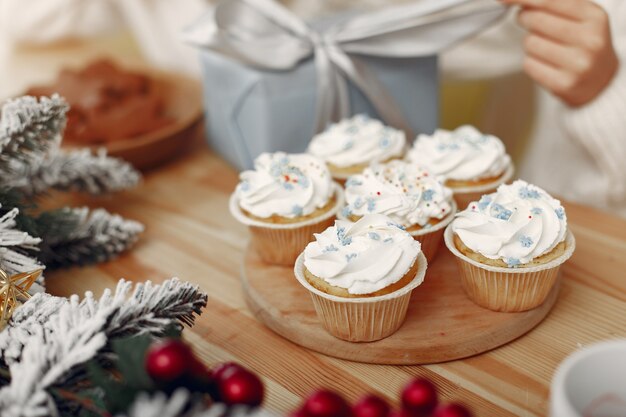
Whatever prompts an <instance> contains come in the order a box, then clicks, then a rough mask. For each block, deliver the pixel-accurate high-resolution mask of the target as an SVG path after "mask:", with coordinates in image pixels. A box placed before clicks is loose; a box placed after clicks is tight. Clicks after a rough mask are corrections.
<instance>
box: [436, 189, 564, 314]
mask: <svg viewBox="0 0 626 417" xmlns="http://www.w3.org/2000/svg"><path fill="white" fill-rule="evenodd" d="M445 240H446V245H447V246H448V248H449V249H450V250H451V251H452V253H453V254H455V255H456V257H457V261H458V264H459V266H460V268H461V278H462V280H463V286H464V287H465V290H466V291H467V293H468V295H469V297H470V298H471V299H472V300H474V302H476V303H477V304H479V305H481V306H484V307H487V308H489V309H491V310H496V311H523V310H529V309H531V308H535V307H537V306H539V305H541V304H542V303H543V301H544V300H545V299H546V297H547V296H548V294H549V293H550V291H551V290H552V287H553V286H554V284H555V283H556V280H557V275H558V270H559V267H560V265H561V264H562V263H563V262H565V261H566V260H567V259H569V257H570V256H571V255H572V253H573V252H574V248H575V240H574V236H573V235H572V233H571V232H570V231H569V230H568V228H567V217H566V215H565V210H564V209H563V206H561V203H560V202H559V201H558V200H556V199H554V198H552V197H551V196H550V195H549V194H548V193H546V192H545V191H544V190H542V189H541V188H539V187H537V186H534V185H531V184H528V183H526V182H525V181H522V180H517V181H515V182H514V183H513V184H510V185H501V186H500V187H498V191H497V192H496V193H493V194H489V195H484V196H483V197H482V198H481V199H480V200H479V201H475V202H472V203H470V204H469V207H468V208H467V209H466V210H464V211H462V212H460V213H458V214H457V216H456V218H455V219H454V220H453V222H452V223H451V224H450V226H448V228H447V229H446V234H445Z"/></svg>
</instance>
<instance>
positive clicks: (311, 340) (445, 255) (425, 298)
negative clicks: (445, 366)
mask: <svg viewBox="0 0 626 417" xmlns="http://www.w3.org/2000/svg"><path fill="white" fill-rule="evenodd" d="M453 258H454V255H452V254H451V253H450V252H449V251H448V250H447V249H446V248H445V247H441V248H440V250H439V253H438V255H437V258H435V260H434V261H433V263H432V264H431V265H429V266H428V270H427V272H426V279H425V281H424V283H423V284H422V285H420V286H419V287H418V288H416V289H415V290H414V291H413V294H412V298H411V303H410V305H409V310H408V313H407V317H406V321H405V322H404V324H403V326H402V327H401V328H400V329H399V330H398V331H397V332H396V333H394V334H393V335H391V336H389V337H387V338H386V339H383V340H379V341H376V342H369V343H352V342H347V341H344V340H340V339H337V338H335V337H333V336H331V335H330V334H329V333H327V332H326V331H325V330H324V328H323V327H322V326H321V324H320V322H319V320H318V318H317V315H316V313H315V309H314V308H313V303H312V301H311V297H310V295H309V293H308V291H307V290H306V289H304V287H302V286H301V285H300V283H298V281H297V280H296V278H295V277H294V274H293V269H292V268H288V267H281V266H273V265H267V264H265V263H263V261H261V260H260V259H259V257H258V256H257V254H256V253H255V251H254V250H252V249H251V248H250V246H249V247H248V249H247V251H246V255H245V257H244V264H243V267H242V273H241V281H242V285H243V292H244V296H245V299H246V302H247V304H248V306H249V308H250V309H251V310H252V312H253V314H254V315H255V316H256V318H257V319H258V320H259V321H261V322H262V323H264V324H265V325H266V326H268V327H269V328H270V329H272V330H273V331H275V332H276V333H278V334H279V335H281V336H283V337H284V338H286V339H289V340H291V341H292V342H294V343H296V344H298V345H301V346H303V347H306V348H308V349H312V350H314V351H317V352H320V353H323V354H325V355H329V356H334V357H337V358H341V359H347V360H351V361H356V362H365V363H377V364H389V365H417V364H429V363H437V362H446V361H451V360H454V359H460V358H465V357H468V356H473V355H477V354H479V353H483V352H486V351H488V350H491V349H494V348H496V347H498V346H501V345H503V344H505V343H507V342H510V341H511V340H514V339H516V338H518V337H520V336H521V335H523V334H524V333H526V332H528V331H529V330H531V329H532V328H533V327H535V326H536V325H537V324H539V323H540V322H541V320H543V319H544V318H545V317H546V315H547V314H548V312H549V311H550V309H551V308H552V306H553V305H554V303H555V302H556V300H557V298H558V291H559V285H558V284H557V285H556V286H555V287H554V289H553V290H552V292H551V293H550V295H549V296H548V298H547V300H546V301H545V303H544V304H543V305H542V306H540V307H538V308H536V309H534V310H531V311H526V312H522V313H497V312H493V311H490V310H487V309H484V308H482V307H479V306H477V305H476V304H474V303H473V302H472V301H470V300H469V299H468V298H467V296H466V295H465V292H464V290H463V287H462V286H461V282H460V279H459V278H458V269H457V266H456V263H455V260H454V259H453Z"/></svg>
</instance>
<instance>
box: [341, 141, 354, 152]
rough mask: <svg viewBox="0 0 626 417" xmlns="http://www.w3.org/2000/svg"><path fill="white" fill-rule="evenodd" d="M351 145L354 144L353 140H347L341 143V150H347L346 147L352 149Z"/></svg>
mask: <svg viewBox="0 0 626 417" xmlns="http://www.w3.org/2000/svg"><path fill="white" fill-rule="evenodd" d="M353 146H354V142H353V141H351V140H349V141H347V142H346V143H344V144H343V150H344V151H347V150H348V149H352V147H353Z"/></svg>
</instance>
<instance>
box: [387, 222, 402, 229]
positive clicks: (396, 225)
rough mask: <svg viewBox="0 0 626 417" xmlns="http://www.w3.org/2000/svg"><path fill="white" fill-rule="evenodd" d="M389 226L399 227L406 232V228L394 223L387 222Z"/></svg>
mask: <svg viewBox="0 0 626 417" xmlns="http://www.w3.org/2000/svg"><path fill="white" fill-rule="evenodd" d="M387 226H392V227H397V228H398V229H400V230H406V227H404V226H402V225H401V224H398V223H394V222H387Z"/></svg>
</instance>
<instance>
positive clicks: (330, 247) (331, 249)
mask: <svg viewBox="0 0 626 417" xmlns="http://www.w3.org/2000/svg"><path fill="white" fill-rule="evenodd" d="M338 250H339V249H337V246H335V245H328V246H326V247H325V248H324V249H323V250H322V253H326V252H337V251H338Z"/></svg>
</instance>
